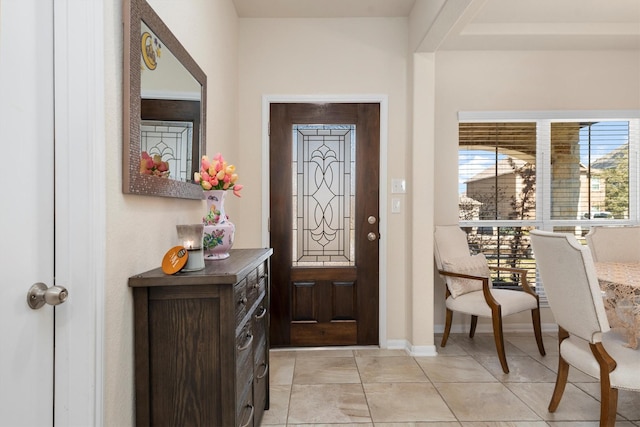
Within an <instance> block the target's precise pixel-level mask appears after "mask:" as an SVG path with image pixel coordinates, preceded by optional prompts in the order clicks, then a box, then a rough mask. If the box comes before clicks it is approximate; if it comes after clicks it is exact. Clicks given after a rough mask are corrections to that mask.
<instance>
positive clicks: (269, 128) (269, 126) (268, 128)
mask: <svg viewBox="0 0 640 427" xmlns="http://www.w3.org/2000/svg"><path fill="white" fill-rule="evenodd" d="M267 136H271V121H269V122H267Z"/></svg>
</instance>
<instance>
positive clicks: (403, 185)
mask: <svg viewBox="0 0 640 427" xmlns="http://www.w3.org/2000/svg"><path fill="white" fill-rule="evenodd" d="M406 192H407V181H406V180H404V179H402V178H393V179H392V180H391V193H393V194H404V193H406Z"/></svg>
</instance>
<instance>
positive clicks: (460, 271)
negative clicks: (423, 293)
mask: <svg viewBox="0 0 640 427" xmlns="http://www.w3.org/2000/svg"><path fill="white" fill-rule="evenodd" d="M434 241H435V260H436V267H437V269H438V273H440V276H441V277H442V278H443V279H444V281H445V283H446V285H447V288H446V291H445V298H446V299H445V306H446V319H445V327H444V334H443V336H442V342H441V344H440V345H441V346H442V347H444V346H446V344H447V339H448V338H449V333H450V332H451V323H452V319H453V313H454V312H458V313H462V314H467V315H470V316H471V329H470V331H469V337H471V338H473V336H474V334H475V330H476V325H477V323H478V317H487V318H490V319H491V322H492V326H493V337H494V341H495V344H496V351H497V353H498V358H499V359H500V365H501V366H502V370H503V371H504V372H505V373H509V365H508V364H507V359H506V355H505V349H504V337H503V331H502V329H503V328H502V318H503V317H506V316H509V315H511V314H516V313H520V312H523V311H531V318H532V321H533V331H534V333H535V338H536V343H537V344H538V350H539V351H540V354H542V355H543V356H544V355H545V350H544V344H543V342H542V329H541V326H540V307H539V302H538V295H536V293H535V292H534V291H533V290H532V289H531V287H530V286H529V284H528V282H527V270H525V269H519V268H510V267H489V264H488V263H487V260H486V258H485V256H484V255H483V254H481V253H480V254H476V255H471V253H470V250H469V245H468V243H467V236H466V233H465V232H464V231H463V230H462V229H461V228H460V227H459V226H458V225H441V226H436V230H435V234H434ZM492 270H496V271H507V272H509V273H511V274H517V275H519V277H520V282H519V283H520V285H521V287H520V288H519V289H494V288H493V287H492V283H491V271H492Z"/></svg>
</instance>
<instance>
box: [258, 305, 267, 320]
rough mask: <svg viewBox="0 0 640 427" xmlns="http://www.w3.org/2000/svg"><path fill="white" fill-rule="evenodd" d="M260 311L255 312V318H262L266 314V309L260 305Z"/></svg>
mask: <svg viewBox="0 0 640 427" xmlns="http://www.w3.org/2000/svg"><path fill="white" fill-rule="evenodd" d="M260 308H261V309H262V311H261V312H260V313H259V314H256V320H260V319H262V318H263V317H264V316H265V315H266V314H267V309H266V308H264V307H260Z"/></svg>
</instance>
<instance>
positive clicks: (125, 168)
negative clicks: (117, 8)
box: [122, 0, 207, 199]
mask: <svg viewBox="0 0 640 427" xmlns="http://www.w3.org/2000/svg"><path fill="white" fill-rule="evenodd" d="M122 14H123V24H124V25H123V26H124V43H123V50H124V61H123V62H124V64H123V75H122V81H123V120H122V134H123V135H122V136H123V150H122V191H123V193H128V194H140V195H147V196H162V197H177V198H182V199H202V188H201V187H200V185H198V184H196V183H195V182H193V181H190V182H184V181H178V180H174V179H170V178H169V179H168V178H160V177H157V176H151V175H144V174H141V173H140V155H141V151H140V120H141V103H142V101H141V98H142V96H141V92H140V86H141V72H140V31H141V22H142V21H144V22H145V24H146V25H147V26H148V27H149V29H151V31H153V32H154V33H155V35H156V36H157V37H158V38H159V39H160V40H161V41H162V43H163V44H164V46H165V47H166V48H167V49H169V51H171V53H172V54H173V55H174V56H175V57H176V58H177V59H178V61H180V63H182V65H183V66H184V67H185V68H186V69H187V71H188V72H189V73H191V75H192V76H193V77H194V78H195V80H196V81H197V82H198V83H200V88H201V93H200V129H199V134H200V141H199V153H198V154H197V155H196V153H194V154H193V157H194V158H193V159H192V161H193V163H194V164H197V165H199V164H200V156H202V155H204V154H205V147H206V138H205V134H206V113H207V112H206V106H207V97H206V96H207V95H206V94H207V76H206V74H205V73H204V71H203V70H202V69H201V68H200V67H199V66H198V64H197V63H196V62H195V60H194V59H193V58H192V57H191V55H189V53H188V52H187V50H186V49H185V48H184V47H183V46H182V44H181V43H180V42H179V41H178V39H177V38H176V37H175V35H174V34H173V33H172V32H171V30H169V28H168V27H167V26H166V24H165V23H164V22H163V21H162V19H160V17H159V16H158V15H157V14H156V12H155V11H154V10H153V9H152V8H151V6H150V5H149V4H148V3H147V2H146V1H145V0H123V7H122ZM195 132H196V130H195V129H194V133H195Z"/></svg>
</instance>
